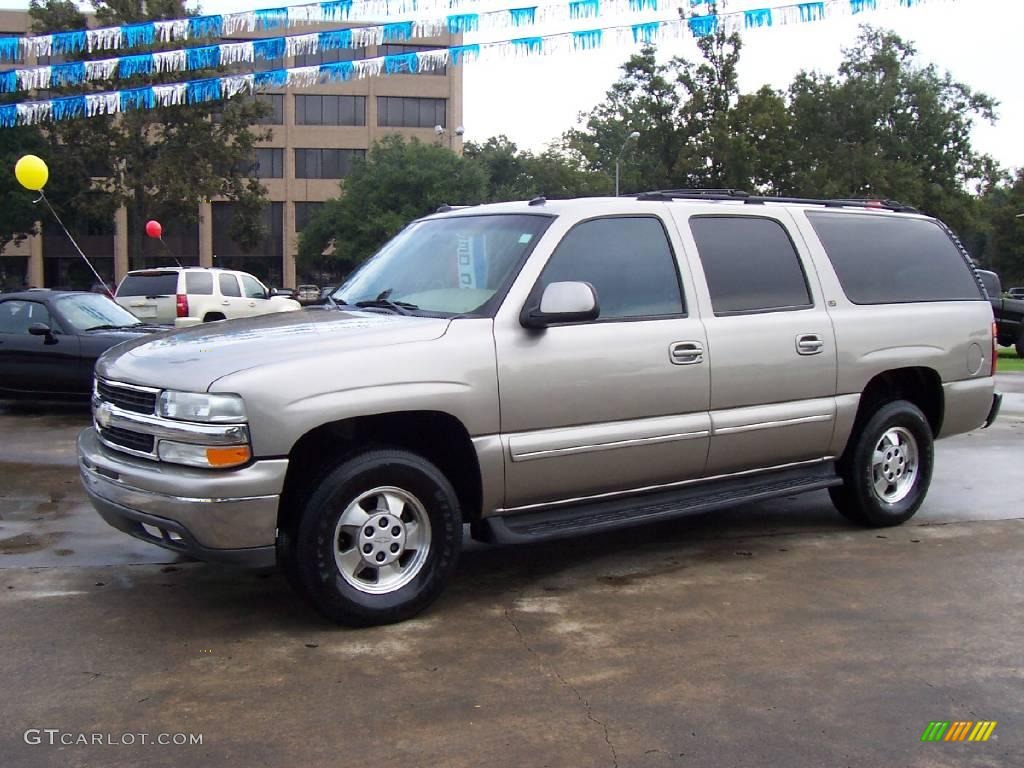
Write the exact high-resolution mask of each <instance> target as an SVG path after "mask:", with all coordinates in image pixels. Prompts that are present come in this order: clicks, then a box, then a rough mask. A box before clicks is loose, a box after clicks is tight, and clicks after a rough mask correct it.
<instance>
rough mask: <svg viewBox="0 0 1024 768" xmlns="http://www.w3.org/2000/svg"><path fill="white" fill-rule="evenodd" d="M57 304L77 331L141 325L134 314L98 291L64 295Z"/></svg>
mask: <svg viewBox="0 0 1024 768" xmlns="http://www.w3.org/2000/svg"><path fill="white" fill-rule="evenodd" d="M58 301H59V306H60V311H61V314H62V315H64V319H65V320H67V321H68V322H69V323H71V325H73V326H74V327H75V330H77V331H91V330H93V329H96V328H131V327H134V326H136V325H142V323H141V322H140V321H139V319H138V318H137V317H135V315H133V314H132V313H131V312H129V311H128V310H126V309H123V308H122V307H121V306H120V305H119V304H115V303H114V302H113V301H111V300H110V299H108V298H107V297H106V296H104V295H102V294H99V293H81V294H75V295H73V296H64V297H62V298H60V299H58Z"/></svg>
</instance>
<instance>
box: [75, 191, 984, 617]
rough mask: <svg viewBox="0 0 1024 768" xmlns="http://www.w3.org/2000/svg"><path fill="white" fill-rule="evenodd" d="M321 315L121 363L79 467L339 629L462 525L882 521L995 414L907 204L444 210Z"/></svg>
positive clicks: (977, 357) (193, 333) (443, 577)
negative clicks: (789, 511)
mask: <svg viewBox="0 0 1024 768" xmlns="http://www.w3.org/2000/svg"><path fill="white" fill-rule="evenodd" d="M330 304H331V308H330V309H326V308H325V309H324V310H323V311H320V312H285V313H280V314H273V315H267V316H264V317H258V318H252V319H247V320H241V321H237V322H233V323H227V324H223V325H218V326H210V325H206V326H203V327H199V328H191V329H186V330H182V331H179V332H177V333H172V334H167V335H164V336H161V337H159V338H155V339H152V340H150V341H138V342H129V343H128V344H123V345H121V346H119V347H117V348H115V349H113V350H111V351H110V352H108V353H107V354H106V355H104V356H103V357H102V358H100V360H99V361H98V363H97V366H96V373H97V379H96V395H95V398H94V402H93V414H94V423H95V425H94V427H93V428H90V429H87V430H85V431H84V432H83V433H82V434H81V435H80V437H79V439H78V455H79V462H80V469H81V476H82V479H83V481H84V484H85V488H86V490H87V491H88V493H89V496H90V497H91V499H92V502H93V504H94V505H95V506H96V508H97V509H98V510H99V512H100V514H101V515H102V516H103V517H104V518H105V519H106V520H107V521H108V522H109V523H111V524H112V525H114V526H115V527H117V528H120V529H121V530H123V531H125V532H127V533H129V534H132V535H134V536H137V537H139V538H142V539H145V540H148V541H151V542H153V543H154V544H158V545H160V546H163V547H167V548H169V549H172V550H176V551H179V552H182V553H188V554H191V555H194V556H196V557H199V558H206V559H210V560H221V561H228V562H236V563H246V564H250V565H261V566H266V565H270V564H273V563H278V564H280V565H281V566H282V567H283V568H284V569H285V570H286V572H287V574H288V576H289V578H290V581H291V582H292V584H293V585H295V586H296V587H297V588H298V589H299V590H300V591H301V592H302V593H303V594H304V595H305V596H306V597H308V598H309V600H310V601H311V602H312V603H313V605H315V606H316V607H317V608H318V609H319V610H320V611H322V612H323V613H324V614H325V615H326V616H328V617H330V618H331V619H333V620H335V621H338V622H341V623H346V624H354V625H365V624H378V623H385V622H393V621H398V620H401V619H405V618H407V617H410V616H413V615H414V614H416V613H417V612H419V611H421V610H422V609H424V608H425V607H426V606H427V605H428V604H430V603H431V602H432V601H433V600H434V599H435V598H436V597H437V596H438V595H439V594H440V592H441V590H442V588H443V587H444V585H445V583H446V582H447V581H448V580H449V579H450V578H451V576H452V574H453V573H454V571H455V567H456V561H457V560H458V556H459V549H460V547H461V545H462V541H463V524H464V523H468V524H469V530H470V533H471V535H472V536H473V537H475V538H477V539H481V540H484V541H488V542H498V543H514V542H533V541H540V540H543V539H552V538H557V537H564V536H572V535H576V534H582V533H586V532H590V531H610V530H615V529H619V528H622V527H624V526H629V525H635V524H638V523H645V522H648V521H653V520H661V519H665V518H670V517H675V516H679V515H685V514H692V513H701V512H707V511H709V510H713V509H718V508H722V507H726V506H730V505H734V504H738V503H741V502H748V501H754V500H761V499H768V498H772V497H776V496H788V495H792V494H794V493H800V492H804V491H813V490H820V489H828V492H829V494H830V496H831V499H832V502H833V503H834V505H835V506H836V507H837V508H838V510H839V511H840V512H841V513H842V514H843V515H845V516H846V517H848V518H849V519H850V520H852V521H853V522H855V523H858V524H861V525H866V526H889V525H898V524H900V523H902V522H904V521H906V520H907V519H909V518H910V517H911V516H912V515H913V514H914V513H915V512H916V511H917V510H918V508H919V507H920V506H921V503H922V502H923V501H924V498H925V494H926V492H927V490H928V486H929V483H930V481H931V477H932V467H933V463H932V455H933V454H932V441H933V440H934V439H936V438H941V437H947V436H949V435H955V434H958V433H961V432H967V431H969V430H973V429H976V428H978V427H980V426H982V425H987V424H988V423H991V421H992V420H993V419H994V418H995V416H996V413H997V412H998V408H999V403H1000V398H999V396H998V395H997V394H996V393H995V392H994V378H993V372H994V358H995V353H994V348H995V339H994V338H993V332H992V329H993V323H992V307H991V306H990V305H989V303H988V301H987V300H986V298H985V295H984V293H983V290H982V287H981V285H980V283H979V282H978V278H977V276H976V275H975V273H974V271H973V269H972V267H971V264H970V261H969V259H968V257H967V254H966V253H965V252H964V251H963V250H962V248H960V247H959V245H958V243H957V242H956V241H955V240H954V239H953V238H952V236H951V235H950V234H949V232H948V230H947V229H946V228H945V227H944V226H942V225H941V224H940V223H939V222H937V221H935V220H934V219H930V218H928V217H926V216H922V215H919V214H916V213H913V212H907V209H905V208H904V207H902V206H900V205H899V204H895V203H863V202H851V201H829V200H825V201H813V200H800V199H793V198H788V199H779V198H762V197H753V196H746V195H739V194H736V193H701V192H679V191H673V192H654V193H647V194H643V195H640V196H638V197H635V198H630V199H626V198H611V199H583V200H568V201H558V202H553V201H546V200H544V199H543V198H537V199H534V200H532V201H530V202H528V203H527V202H520V203H503V204H496V205H485V206H479V207H471V208H460V209H451V208H448V207H447V206H446V207H445V208H444V209H443V210H442V211H440V212H438V213H437V214H435V215H431V216H427V217H426V218H423V219H421V220H419V221H416V222H414V223H413V224H411V225H410V226H408V227H407V228H406V229H404V230H403V231H402V232H401V233H400V234H399V235H398V236H397V237H396V238H395V239H393V240H392V241H391V242H390V243H389V244H388V245H387V246H385V247H384V248H383V249H382V250H381V251H380V252H379V253H378V254H377V255H376V256H374V257H373V258H372V259H370V260H369V261H368V262H367V263H366V264H365V265H364V266H363V267H362V268H361V269H359V270H357V271H356V272H355V273H354V274H353V275H352V277H351V278H350V279H349V280H348V281H347V282H346V283H345V284H344V285H342V286H341V287H340V288H338V289H337V290H336V291H335V292H334V293H333V294H332V297H331V302H330ZM823 514H825V513H824V511H823Z"/></svg>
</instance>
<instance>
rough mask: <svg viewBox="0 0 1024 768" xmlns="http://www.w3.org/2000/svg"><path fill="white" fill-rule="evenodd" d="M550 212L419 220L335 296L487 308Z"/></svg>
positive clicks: (437, 308) (442, 309) (420, 306)
mask: <svg viewBox="0 0 1024 768" xmlns="http://www.w3.org/2000/svg"><path fill="white" fill-rule="evenodd" d="M551 221H552V219H551V217H549V216H541V215H530V214H510V215H503V214H490V215H482V216H454V217H450V218H445V219H430V220H427V221H418V222H414V223H413V224H411V225H410V226H408V227H407V228H406V229H404V230H403V231H402V232H400V233H399V234H398V235H397V236H396V237H395V238H394V239H392V240H391V241H390V242H389V243H387V245H385V246H384V247H383V248H381V249H380V250H379V251H378V252H377V254H376V255H374V256H373V257H372V258H371V259H370V260H369V261H367V262H366V263H365V264H364V265H363V266H362V267H360V268H359V269H358V270H357V271H356V272H355V274H354V275H352V276H351V277H350V278H349V279H348V280H347V281H346V282H345V284H344V285H342V286H341V287H340V288H338V290H337V291H335V292H334V294H333V298H334V300H335V301H337V302H339V303H342V304H356V303H358V302H370V303H371V304H372V303H374V302H376V301H378V300H381V301H383V302H385V303H393V304H394V305H399V306H402V307H404V308H405V309H407V310H409V311H412V312H415V311H416V310H420V311H424V312H430V313H439V314H443V315H453V314H474V313H475V314H481V313H482V314H487V313H489V312H490V311H492V309H493V308H491V307H488V306H486V305H487V304H488V302H489V301H490V300H491V298H492V297H493V296H495V295H496V294H498V293H499V292H501V291H502V290H503V289H504V288H505V287H506V286H507V285H508V282H509V281H510V280H511V279H512V277H514V275H515V272H516V269H517V268H518V266H519V264H521V263H522V261H523V259H524V258H525V257H526V256H527V255H528V254H529V252H530V251H531V250H532V249H533V246H534V245H535V244H536V242H537V240H538V239H540V236H541V235H543V234H544V230H546V229H547V228H548V225H549V224H550V223H551Z"/></svg>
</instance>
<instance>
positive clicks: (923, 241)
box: [807, 211, 984, 304]
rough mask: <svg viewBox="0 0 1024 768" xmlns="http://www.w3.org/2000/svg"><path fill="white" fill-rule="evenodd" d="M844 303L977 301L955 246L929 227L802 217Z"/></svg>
mask: <svg viewBox="0 0 1024 768" xmlns="http://www.w3.org/2000/svg"><path fill="white" fill-rule="evenodd" d="M807 218H808V220H809V221H810V222H811V226H812V227H814V231H815V232H816V233H817V235H818V239H819V240H821V244H822V245H823V246H824V247H825V252H826V253H827V254H828V258H829V260H830V261H831V262H832V266H833V267H834V268H835V271H836V275H837V276H838V277H839V283H840V284H841V285H842V287H843V292H844V293H845V294H846V297H847V298H848V299H849V300H850V301H852V302H853V303H854V304H906V303H911V302H922V301H971V300H974V301H979V300H983V299H984V297H983V296H982V293H981V289H980V288H979V286H978V282H977V280H976V279H975V277H974V274H973V273H972V270H971V267H970V266H969V265H968V264H967V261H966V260H965V259H964V256H963V255H962V254H961V253H960V250H959V249H958V248H957V246H956V244H955V243H954V242H953V241H952V239H950V237H949V235H948V234H946V232H945V231H944V230H943V229H942V227H940V226H939V225H938V224H937V223H936V222H934V221H928V220H926V219H909V218H902V217H897V216H885V215H881V214H878V215H874V214H856V213H834V212H827V211H807Z"/></svg>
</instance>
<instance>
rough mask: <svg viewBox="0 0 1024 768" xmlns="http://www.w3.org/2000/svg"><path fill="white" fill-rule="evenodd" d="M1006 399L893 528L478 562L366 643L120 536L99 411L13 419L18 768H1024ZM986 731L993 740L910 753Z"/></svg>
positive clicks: (5, 551)
mask: <svg viewBox="0 0 1024 768" xmlns="http://www.w3.org/2000/svg"><path fill="white" fill-rule="evenodd" d="M999 386H1000V389H1001V390H1002V391H1003V392H1005V393H1007V397H1006V401H1005V402H1004V408H1003V414H1002V416H1001V417H1000V419H999V420H998V421H997V422H996V424H995V425H994V426H993V427H992V428H991V429H989V430H984V431H979V432H975V433H972V434H969V435H963V436H960V437H956V438H952V439H950V440H946V441H941V442H940V443H939V444H938V445H937V449H936V470H935V480H934V482H933V485H932V490H931V493H930V495H929V497H928V500H927V501H926V503H925V505H924V507H923V508H922V509H921V511H920V512H919V513H918V515H917V516H916V517H915V518H914V519H913V520H912V521H911V522H910V523H908V524H907V525H905V526H902V527H900V528H895V529H887V530H882V531H875V530H862V529H857V528H853V527H851V526H850V525H848V524H847V523H846V522H845V521H844V520H843V519H842V518H841V517H839V516H838V515H837V514H836V513H835V512H834V511H832V508H831V506H830V505H829V502H828V499H827V496H826V495H825V494H823V493H815V494H809V495H805V496H800V497H794V498H791V499H781V500H776V501H773V502H770V503H762V504H753V505H746V506H742V507H738V508H736V509H732V510H729V511H726V512H724V513H716V514H713V515H705V516H700V517H693V518H688V519H684V520H680V521H676V522H673V523H666V524H660V525H654V526H647V527H644V528H639V529H635V530H631V531H629V532H626V533H619V534H608V535H602V536H594V537H588V538H585V539H580V540H574V541H567V542H556V543H550V544H546V545H536V546H530V547H519V548H502V549H496V548H489V547H485V546H482V545H478V544H470V545H469V546H468V547H467V552H466V554H465V555H464V557H463V560H462V564H461V565H460V569H459V573H458V574H457V576H456V578H455V581H454V583H453V584H452V585H451V587H450V588H449V590H448V592H447V593H446V594H445V595H444V596H443V597H442V599H441V600H440V601H439V602H438V603H437V604H436V605H435V606H434V607H433V608H432V609H431V610H430V611H428V612H427V613H426V614H425V615H424V616H423V617H421V618H419V619H417V620H414V621H411V622H406V623H405V624H402V625H397V626H392V627H384V628H377V629H370V630H358V631H355V630H346V629H339V628H336V627H333V626H330V625H328V624H326V623H325V622H323V621H322V620H320V619H319V618H318V617H317V616H316V615H314V614H313V613H311V612H310V611H309V610H308V609H307V608H306V607H305V606H304V605H303V604H302V603H301V602H300V601H299V600H297V599H296V598H295V597H294V596H293V595H292V593H291V592H290V591H289V590H288V587H287V585H286V584H285V583H284V580H283V579H282V578H281V577H280V575H279V574H277V573H273V572H264V573H254V572H244V571H233V570H230V569H224V568H217V567H213V566H208V565H205V564H201V563H192V562H183V561H181V560H180V559H179V558H178V557H177V556H176V555H174V554H172V553H169V552H166V551H164V550H161V549H159V548H156V547H153V546H151V545H149V544H146V543H144V542H139V541H136V540H134V539H132V538H130V537H128V536H125V535H123V534H121V533H119V532H117V531H115V530H113V529H111V528H109V527H108V526H107V525H106V524H105V523H103V522H102V521H101V520H100V519H99V517H98V516H97V515H96V514H95V513H94V512H93V511H92V510H91V508H90V507H89V506H88V503H87V502H86V500H85V497H84V493H83V491H82V489H81V487H80V484H79V481H78V477H77V473H76V470H75V466H74V447H73V440H74V436H75V434H76V433H77V430H78V429H79V428H80V427H82V426H85V425H87V424H88V421H89V414H88V411H87V409H86V408H84V407H81V406H24V405H11V404H0V642H2V643H3V647H4V651H5V652H4V653H3V655H2V656H0V691H2V692H3V695H2V696H0V765H2V766H4V767H5V768H6V766H49V765H54V766H56V765H61V766H65V765H70V766H78V765H83V766H85V765H88V766H93V765H102V766H119V765H124V766H136V765H147V766H148V765H153V766H163V765H167V766H172V765H174V766H177V765H184V764H210V765H236V764H237V765H245V766H258V765H272V766H277V765H292V764H295V765H303V764H305V765H331V766H356V765H365V764H373V763H377V764H380V763H394V764H404V765H409V766H481V765H485V764H489V763H492V762H494V761H496V760H498V761H501V762H502V763H503V764H506V765H510V766H591V765H593V766H622V767H623V768H625V767H626V766H675V765H691V766H748V765H749V766H765V765H786V766H808V767H809V766H823V765H836V766H871V767H874V766H883V765H886V766H887V765H908V766H922V767H923V766H947V765H949V766H952V765H969V766H1014V765H1021V764H1024V647H1022V643H1021V628H1022V627H1024V602H1022V599H1021V598H1022V596H1024V557H1022V552H1024V502H1022V501H1021V499H1022V498H1024V450H1022V447H1021V441H1022V440H1024V374H1020V375H1003V376H1001V377H1000V383H999ZM983 719H987V720H997V721H998V722H999V725H998V726H997V727H996V729H995V731H994V733H993V736H992V737H991V739H990V740H989V741H988V742H987V743H984V744H973V743H964V744H952V743H940V744H922V743H921V742H920V736H921V733H922V731H923V730H924V729H925V727H926V726H927V725H928V723H929V722H930V721H932V720H983ZM26 729H60V730H61V732H62V734H57V735H56V742H57V743H55V744H54V745H50V744H49V743H48V742H47V739H48V738H49V736H48V735H47V734H46V733H45V732H44V733H42V734H41V735H40V737H39V740H40V741H41V742H42V743H40V744H29V743H26V739H25V737H24V733H25V731H26ZM143 732H145V733H147V734H149V736H148V737H147V740H148V739H150V738H152V739H156V738H157V735H158V734H160V733H171V734H175V733H187V734H200V733H201V734H202V739H203V743H202V744H201V745H184V746H175V745H173V744H172V745H142V744H141V743H140V738H141V737H140V736H139V734H140V733H143ZM79 734H85V735H86V736H87V737H89V739H92V738H94V737H93V736H92V734H102V736H103V739H104V740H105V741H115V742H120V741H125V740H127V737H126V735H132V734H134V736H133V737H132V740H133V741H134V742H135V743H134V744H131V745H126V744H122V743H116V744H102V745H100V744H89V745H86V744H81V743H78V744H76V743H71V744H67V745H64V746H61V745H60V739H61V736H63V738H64V739H65V741H72V742H74V741H76V740H78V741H81V739H80V738H79ZM72 737H74V738H72ZM31 740H33V735H32V734H30V736H29V741H31ZM87 740H88V739H87Z"/></svg>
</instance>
